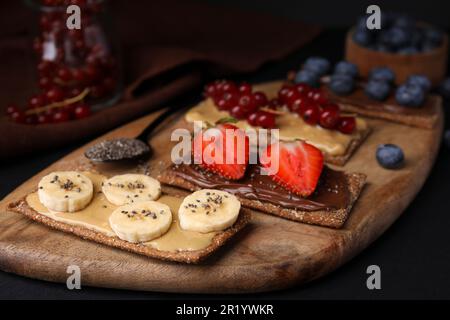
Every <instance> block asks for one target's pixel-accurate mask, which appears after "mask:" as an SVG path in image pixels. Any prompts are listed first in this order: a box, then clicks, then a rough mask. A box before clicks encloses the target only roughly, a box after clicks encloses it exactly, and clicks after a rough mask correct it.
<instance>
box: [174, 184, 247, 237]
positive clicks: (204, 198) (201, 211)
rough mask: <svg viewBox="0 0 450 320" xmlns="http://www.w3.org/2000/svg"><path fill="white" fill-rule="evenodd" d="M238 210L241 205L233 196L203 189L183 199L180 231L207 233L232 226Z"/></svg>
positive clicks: (179, 216) (223, 192) (180, 210)
mask: <svg viewBox="0 0 450 320" xmlns="http://www.w3.org/2000/svg"><path fill="white" fill-rule="evenodd" d="M240 210H241V203H240V202H239V200H238V199H237V198H236V197H235V196H234V195H232V194H230V193H228V192H225V191H220V190H212V189H203V190H200V191H196V192H194V193H192V194H190V195H189V196H187V197H186V198H184V200H183V202H182V203H181V205H180V209H179V211H178V218H179V220H180V226H181V228H182V229H184V230H190V231H197V232H202V233H207V232H212V231H221V230H225V229H226V228H228V227H230V226H232V225H233V224H234V223H235V222H236V219H237V217H238V215H239V211H240Z"/></svg>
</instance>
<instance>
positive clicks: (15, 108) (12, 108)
mask: <svg viewBox="0 0 450 320" xmlns="http://www.w3.org/2000/svg"><path fill="white" fill-rule="evenodd" d="M16 111H19V107H18V106H17V105H15V104H9V105H7V106H6V115H8V116H10V115H12V114H13V113H14V112H16Z"/></svg>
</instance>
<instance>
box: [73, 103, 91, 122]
mask: <svg viewBox="0 0 450 320" xmlns="http://www.w3.org/2000/svg"><path fill="white" fill-rule="evenodd" d="M90 115H91V108H90V107H89V106H88V105H87V104H84V103H83V104H79V105H78V106H76V107H75V118H77V119H83V118H86V117H89V116H90Z"/></svg>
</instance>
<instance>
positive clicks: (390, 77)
mask: <svg viewBox="0 0 450 320" xmlns="http://www.w3.org/2000/svg"><path fill="white" fill-rule="evenodd" d="M369 80H375V81H383V82H387V83H393V82H394V81H395V74H394V72H393V71H392V70H391V69H390V68H388V67H377V68H373V69H372V71H370V74H369Z"/></svg>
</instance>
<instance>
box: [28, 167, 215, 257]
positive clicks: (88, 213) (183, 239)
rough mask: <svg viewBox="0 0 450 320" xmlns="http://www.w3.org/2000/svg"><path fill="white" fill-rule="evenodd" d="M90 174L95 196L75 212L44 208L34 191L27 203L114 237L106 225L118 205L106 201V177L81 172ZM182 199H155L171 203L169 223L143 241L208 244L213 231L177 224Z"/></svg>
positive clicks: (177, 247)
mask: <svg viewBox="0 0 450 320" xmlns="http://www.w3.org/2000/svg"><path fill="white" fill-rule="evenodd" d="M83 174H85V175H86V176H87V177H89V178H90V179H91V181H92V183H93V185H94V196H93V198H92V201H91V203H90V204H89V205H88V206H87V207H86V208H84V209H83V210H80V211H77V212H55V211H51V210H49V209H47V208H46V207H45V206H44V205H43V204H42V203H41V202H40V201H39V197H38V194H37V192H33V193H31V194H29V195H28V196H27V197H26V201H27V203H28V205H29V206H30V207H31V208H33V209H34V210H35V211H37V212H39V213H40V214H43V215H45V216H47V217H49V218H51V219H54V220H56V221H60V222H64V223H67V224H70V225H74V226H81V227H85V228H88V229H90V230H94V231H97V232H100V233H103V234H105V235H107V236H110V237H115V236H116V235H115V233H114V231H113V230H112V229H111V227H110V225H109V216H110V215H111V213H112V212H113V211H114V210H115V209H116V208H117V206H115V205H113V204H111V203H110V202H108V200H107V199H106V197H105V196H104V194H103V193H102V192H101V189H102V182H103V181H104V180H106V179H107V178H106V177H105V176H103V175H100V174H95V173H91V172H83ZM182 200H183V199H181V198H177V197H171V196H166V195H163V196H162V197H161V198H159V199H158V202H161V203H164V204H166V205H168V206H169V207H170V210H171V212H172V216H173V219H172V225H171V227H170V228H169V230H168V231H167V232H166V233H165V234H163V235H162V236H161V237H159V238H157V239H154V240H152V241H149V242H146V243H143V244H144V245H146V246H151V247H153V248H155V249H157V250H160V251H194V250H201V249H204V248H206V247H207V246H209V245H210V244H211V242H212V239H213V237H214V236H215V235H216V232H211V233H199V232H193V231H185V230H182V229H181V228H180V225H179V222H178V208H179V206H180V204H181V202H182Z"/></svg>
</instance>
